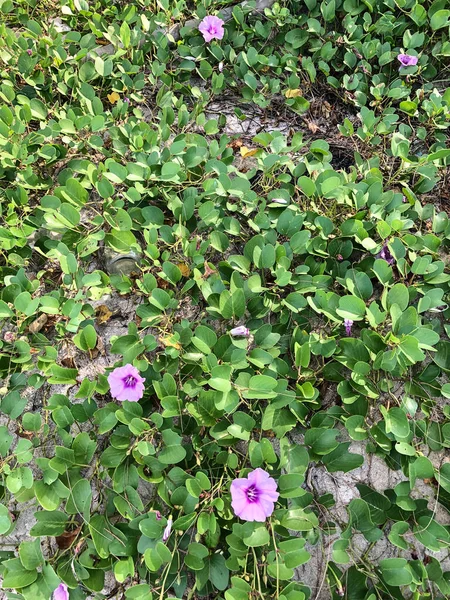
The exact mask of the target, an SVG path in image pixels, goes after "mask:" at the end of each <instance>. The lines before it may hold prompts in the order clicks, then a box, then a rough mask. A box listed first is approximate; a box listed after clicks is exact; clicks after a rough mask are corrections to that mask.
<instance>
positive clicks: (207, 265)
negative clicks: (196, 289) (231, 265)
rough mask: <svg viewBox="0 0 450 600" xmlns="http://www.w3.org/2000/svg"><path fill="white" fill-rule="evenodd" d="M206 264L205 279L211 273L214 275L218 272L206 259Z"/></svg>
mask: <svg viewBox="0 0 450 600" xmlns="http://www.w3.org/2000/svg"><path fill="white" fill-rule="evenodd" d="M204 266H205V272H204V273H203V278H204V279H206V278H207V277H209V276H210V275H213V274H214V273H217V271H216V270H215V269H211V267H210V266H209V264H208V263H207V262H206V260H205V265H204Z"/></svg>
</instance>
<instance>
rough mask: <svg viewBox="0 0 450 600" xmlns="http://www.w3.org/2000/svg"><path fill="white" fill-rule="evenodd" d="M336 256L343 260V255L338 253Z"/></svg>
mask: <svg viewBox="0 0 450 600" xmlns="http://www.w3.org/2000/svg"><path fill="white" fill-rule="evenodd" d="M336 258H337V259H338V260H344V257H343V256H342V254H338V255H337V256H336Z"/></svg>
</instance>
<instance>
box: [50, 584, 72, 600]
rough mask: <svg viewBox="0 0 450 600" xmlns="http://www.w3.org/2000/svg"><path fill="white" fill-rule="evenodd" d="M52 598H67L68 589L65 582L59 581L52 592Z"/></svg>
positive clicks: (58, 599) (55, 599) (65, 599)
mask: <svg viewBox="0 0 450 600" xmlns="http://www.w3.org/2000/svg"><path fill="white" fill-rule="evenodd" d="M53 600H69V591H68V589H67V585H66V584H65V583H60V584H59V585H58V587H57V588H56V590H55V591H54V592H53Z"/></svg>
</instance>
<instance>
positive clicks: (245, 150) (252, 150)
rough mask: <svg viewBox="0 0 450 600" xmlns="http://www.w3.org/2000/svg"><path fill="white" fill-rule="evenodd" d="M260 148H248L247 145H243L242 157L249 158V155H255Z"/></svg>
mask: <svg viewBox="0 0 450 600" xmlns="http://www.w3.org/2000/svg"><path fill="white" fill-rule="evenodd" d="M258 150H259V148H247V146H242V147H241V156H242V158H248V157H249V156H255V154H256V153H257V152H258Z"/></svg>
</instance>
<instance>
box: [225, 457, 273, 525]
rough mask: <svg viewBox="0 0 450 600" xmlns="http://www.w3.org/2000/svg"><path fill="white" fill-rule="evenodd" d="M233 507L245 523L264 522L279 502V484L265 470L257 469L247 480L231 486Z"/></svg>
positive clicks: (236, 482) (237, 480)
mask: <svg viewBox="0 0 450 600" xmlns="http://www.w3.org/2000/svg"><path fill="white" fill-rule="evenodd" d="M230 491H231V506H232V507H233V510H234V513H235V515H236V516H238V517H240V518H241V519H243V520H244V521H258V522H260V523H262V522H264V521H265V520H266V519H267V517H270V515H271V514H272V513H273V510H274V508H275V502H276V501H277V500H278V496H279V493H278V492H277V482H276V481H275V479H273V478H272V477H270V475H269V473H266V471H264V470H263V469H260V468H258V469H255V470H254V471H252V472H251V473H249V474H248V476H247V477H246V478H244V477H243V478H241V479H235V480H234V481H233V482H232V484H231V488H230Z"/></svg>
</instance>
